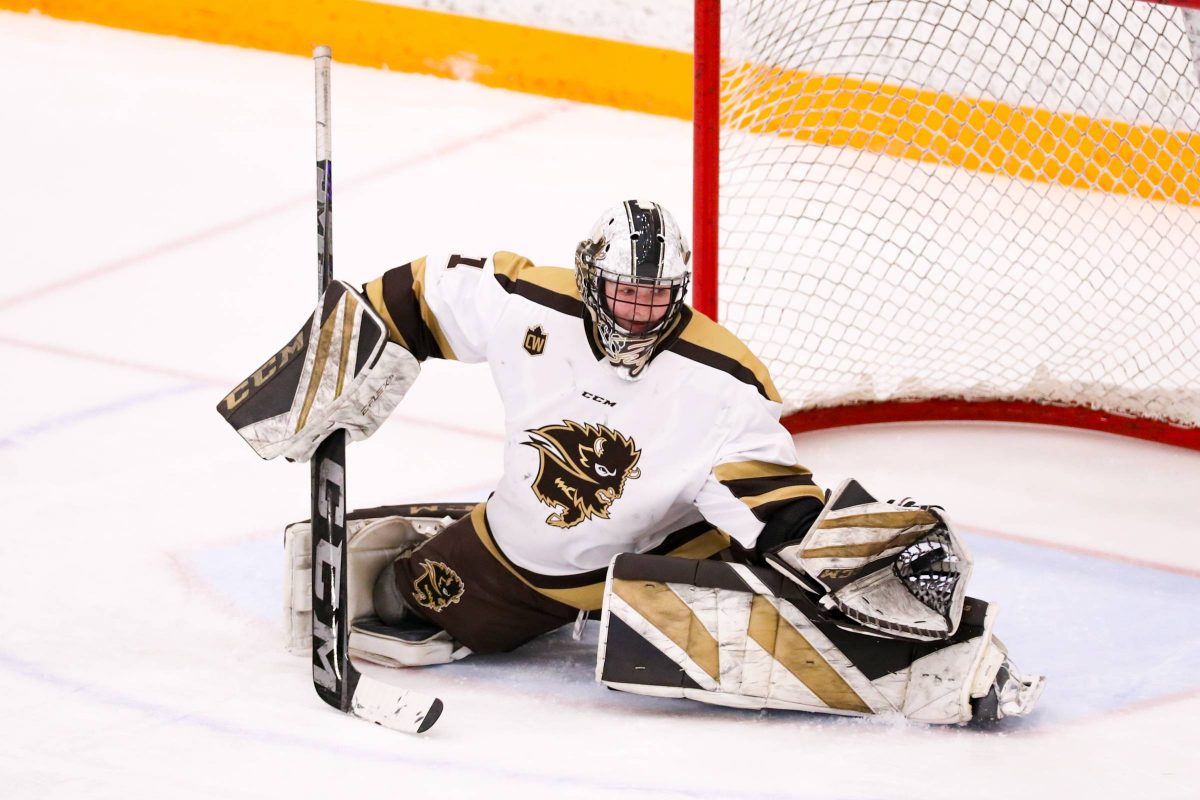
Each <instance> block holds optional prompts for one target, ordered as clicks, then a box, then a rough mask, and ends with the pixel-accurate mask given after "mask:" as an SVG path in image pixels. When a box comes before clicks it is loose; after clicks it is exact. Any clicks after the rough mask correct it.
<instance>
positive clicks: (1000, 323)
mask: <svg viewBox="0 0 1200 800" xmlns="http://www.w3.org/2000/svg"><path fill="white" fill-rule="evenodd" d="M722 6H723V7H722ZM1196 9H1200V0H1185V1H1184V2H1156V1H1155V0H736V1H735V0H724V3H722V2H720V0H696V4H695V16H696V19H695V23H696V83H695V115H694V119H695V123H694V124H695V148H694V159H695V164H694V173H695V189H694V209H693V246H694V251H695V254H696V256H695V258H696V262H695V283H694V290H693V302H694V304H695V306H696V307H697V309H699V310H700V311H702V312H704V313H706V314H709V315H710V316H714V317H717V316H718V314H719V317H720V319H721V321H722V322H723V323H725V324H726V325H727V326H729V327H730V328H731V329H733V330H734V331H735V332H736V333H737V334H738V335H739V336H741V338H742V339H743V340H745V341H746V342H747V343H748V344H749V345H750V346H751V348H752V349H753V350H754V351H755V352H756V353H757V354H758V355H759V356H760V357H762V358H763V360H764V361H765V362H766V363H767V365H768V367H769V368H770V369H771V373H772V376H773V377H774V378H775V381H776V384H777V385H778V387H779V389H780V394H781V395H782V396H783V400H784V405H785V409H784V415H785V417H784V421H785V424H786V425H787V426H788V428H789V429H790V430H792V431H795V432H799V431H804V430H811V429H815V428H824V427H835V426H840V425H850V424H861V423H870V422H894V421H914V420H936V419H970V420H1006V421H1017V422H1039V423H1047V424H1055V425H1068V426H1075V427H1084V428H1093V429H1097V430H1103V431H1108V432H1112V433H1120V434H1125V435H1130V436H1136V437H1140V438H1145V439H1150V440H1154V441H1160V442H1166V443H1170V444H1175V445H1180V446H1184V447H1192V448H1197V449H1200V11H1196Z"/></svg>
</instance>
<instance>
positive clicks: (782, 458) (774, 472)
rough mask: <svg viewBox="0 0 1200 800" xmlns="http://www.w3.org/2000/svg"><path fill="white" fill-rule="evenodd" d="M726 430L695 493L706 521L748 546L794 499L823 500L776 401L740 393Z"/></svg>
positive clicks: (727, 416)
mask: <svg viewBox="0 0 1200 800" xmlns="http://www.w3.org/2000/svg"><path fill="white" fill-rule="evenodd" d="M726 420H727V424H728V428H727V433H726V436H725V438H724V441H723V442H722V444H721V446H720V448H719V449H718V451H717V454H716V459H715V462H714V465H713V468H712V470H711V471H710V472H709V474H708V476H707V478H706V479H705V481H704V484H703V485H702V486H701V488H700V492H699V494H698V495H697V497H696V507H697V508H698V509H699V511H700V513H701V514H702V515H703V516H704V518H705V519H706V520H708V521H709V522H711V523H712V524H713V525H715V526H716V527H718V528H720V529H721V530H723V531H724V532H725V533H727V534H729V535H730V536H731V537H732V538H733V539H735V540H737V542H738V543H739V544H741V545H742V546H744V547H746V548H747V549H752V548H753V547H754V544H755V541H756V540H757V539H758V536H759V534H760V533H762V530H763V526H764V524H765V523H766V522H767V521H768V520H770V519H771V518H772V517H773V516H775V515H776V514H778V513H779V512H780V511H781V510H783V509H784V508H785V507H788V506H792V505H794V504H796V503H807V504H815V508H820V506H821V505H822V504H823V503H824V497H825V495H824V492H822V490H821V488H820V487H819V486H817V485H816V483H815V482H814V480H813V476H812V472H811V471H810V470H808V469H807V468H805V467H803V466H801V465H800V464H798V463H796V447H795V443H794V442H793V441H792V437H791V434H789V433H788V432H787V430H786V429H785V428H784V427H783V426H782V425H781V424H780V423H779V404H778V403H774V402H771V401H768V400H765V399H763V398H762V397H760V396H753V397H751V396H750V395H749V393H747V394H746V395H745V396H744V399H743V402H740V403H737V404H736V405H733V406H732V407H731V408H730V409H729V412H728V414H727V415H726Z"/></svg>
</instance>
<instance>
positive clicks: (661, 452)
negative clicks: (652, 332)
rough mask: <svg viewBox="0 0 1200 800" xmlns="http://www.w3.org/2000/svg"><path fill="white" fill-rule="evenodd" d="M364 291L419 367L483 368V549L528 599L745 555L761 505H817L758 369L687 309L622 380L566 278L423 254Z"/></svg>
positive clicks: (495, 261) (519, 261)
mask: <svg viewBox="0 0 1200 800" xmlns="http://www.w3.org/2000/svg"><path fill="white" fill-rule="evenodd" d="M366 294H367V297H368V299H369V300H370V302H371V304H372V306H374V307H375V309H376V310H378V311H379V312H380V314H381V315H382V316H383V318H384V320H385V321H386V323H387V325H388V328H389V331H390V334H391V336H392V338H393V339H394V340H395V341H396V342H398V343H399V344H401V345H403V346H404V347H406V348H408V349H409V350H410V351H411V352H412V353H413V354H414V355H415V356H416V357H417V358H419V359H425V358H429V357H440V358H453V359H458V360H460V361H466V362H479V361H487V362H488V364H489V366H490V367H491V371H492V375H493V378H494V380H495V382H496V386H497V388H498V390H499V393H500V396H501V398H502V400H503V403H504V409H505V450H504V474H503V477H502V478H501V480H500V484H499V486H497V487H496V490H495V492H494V493H493V494H492V496H491V497H490V498H489V499H488V501H487V505H486V511H485V512H484V516H485V517H486V528H487V531H486V534H487V535H488V536H490V537H491V538H492V539H493V541H491V542H487V544H488V545H489V549H491V550H493V552H494V553H495V550H496V549H497V548H498V549H499V551H500V552H499V553H498V554H496V555H497V557H498V558H500V559H501V560H502V561H504V562H506V565H507V566H509V568H510V569H514V570H515V571H517V572H518V573H519V574H520V575H521V576H522V577H523V578H524V579H525V580H526V582H528V583H530V585H533V586H534V587H535V588H541V587H545V586H548V585H560V586H561V585H565V584H564V582H563V581H562V580H557V581H556V580H555V579H556V578H559V577H560V576H579V575H581V574H582V575H590V576H591V578H592V579H594V578H595V577H596V575H597V574H598V572H597V571H602V570H604V569H605V568H606V567H607V566H608V563H609V561H610V559H611V558H612V557H613V556H614V555H615V554H617V553H627V552H636V553H646V552H654V553H668V552H672V553H678V554H686V555H691V556H694V557H705V556H707V555H711V554H712V553H714V552H717V551H718V550H720V549H722V548H723V547H724V546H725V545H726V544H727V542H728V539H727V538H726V535H727V536H729V537H732V538H734V539H736V540H737V541H738V542H739V543H741V544H742V545H743V546H746V547H752V546H753V545H754V542H755V539H756V537H757V536H758V535H759V533H760V532H761V530H762V528H763V521H764V520H765V519H767V518H768V517H769V516H770V514H771V513H772V511H773V510H774V509H777V508H779V507H780V506H781V505H784V504H787V503H789V502H794V501H795V500H796V499H797V498H800V497H815V498H822V497H823V494H822V492H821V491H820V489H818V487H817V486H816V485H814V483H813V480H812V475H811V474H810V472H809V471H808V470H806V469H805V468H804V467H802V466H799V465H798V464H797V463H796V454H795V447H794V445H793V442H792V438H791V436H790V435H789V434H788V432H787V431H786V430H785V429H784V428H783V426H782V425H781V424H780V423H779V415H780V411H781V404H780V400H779V396H778V394H777V393H776V390H775V387H774V385H773V384H772V383H771V379H770V377H769V376H768V374H767V371H766V369H765V368H764V367H763V365H762V364H761V363H760V362H759V361H758V359H757V358H755V357H754V356H753V355H752V354H751V353H750V352H749V350H748V349H747V348H746V347H745V345H743V344H742V343H741V342H740V341H739V340H738V339H737V338H736V337H734V336H733V334H731V333H729V332H728V331H727V330H725V329H724V328H722V327H721V326H720V325H718V324H716V323H715V322H713V321H712V320H710V319H708V318H707V317H705V316H703V315H702V314H699V313H698V312H695V311H692V310H691V309H688V308H686V307H685V309H684V312H683V315H682V316H681V318H680V320H679V321H678V323H677V324H676V325H675V326H674V328H673V329H672V331H671V332H670V333H669V334H668V335H667V336H665V337H664V339H663V341H662V342H661V343H660V344H659V345H658V347H657V349H656V353H655V355H654V357H653V360H652V361H651V363H650V365H649V366H648V367H647V368H646V369H645V371H644V372H643V373H642V375H641V377H640V378H639V379H638V380H636V381H629V380H626V379H624V378H622V377H621V376H619V375H618V373H617V371H616V369H615V368H614V367H612V366H611V365H610V364H609V363H608V361H607V360H606V359H605V357H604V355H603V353H602V351H601V350H600V349H599V347H598V346H597V345H596V343H595V341H594V339H593V335H592V326H591V325H590V323H589V317H588V315H587V312H586V311H585V308H584V305H583V302H582V301H581V300H580V296H579V292H578V289H577V288H576V282H575V273H574V271H573V270H568V269H562V268H556V267H536V266H534V265H533V264H532V263H531V262H530V261H529V260H528V259H525V258H523V257H521V256H518V255H515V254H513V253H508V252H497V253H495V254H494V255H492V256H490V257H477V256H472V257H464V256H462V255H450V256H429V257H427V258H423V259H418V260H417V261H414V262H412V263H411V264H406V265H404V266H402V267H398V268H396V269H393V270H389V271H388V272H387V273H385V274H384V275H383V276H382V277H380V278H378V279H377V280H375V281H372V282H371V283H369V284H368V285H367V286H366ZM481 536H484V534H482V533H481ZM566 583H567V584H569V583H570V581H569V580H568V581H567V582H566ZM566 599H567V601H568V602H572V601H571V600H570V599H569V598H566ZM581 607H586V606H581Z"/></svg>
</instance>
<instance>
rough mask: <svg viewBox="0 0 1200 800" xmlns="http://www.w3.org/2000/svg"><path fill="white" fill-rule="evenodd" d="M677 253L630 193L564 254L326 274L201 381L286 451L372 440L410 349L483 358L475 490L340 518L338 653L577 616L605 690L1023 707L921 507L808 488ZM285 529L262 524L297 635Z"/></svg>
mask: <svg viewBox="0 0 1200 800" xmlns="http://www.w3.org/2000/svg"><path fill="white" fill-rule="evenodd" d="M689 258H690V251H689V249H688V244H687V242H686V240H685V239H684V237H683V235H682V234H681V233H680V230H679V227H678V225H677V224H676V223H675V220H674V219H673V218H672V216H671V215H670V214H669V213H668V212H667V211H666V210H665V209H663V208H662V207H661V206H659V205H658V204H656V203H652V202H645V201H628V202H625V203H622V204H620V205H617V206H615V207H613V208H611V209H609V210H608V211H606V212H605V213H604V214H603V215H602V216H601V217H600V219H599V220H598V221H597V222H596V223H595V225H594V226H593V227H592V229H591V231H590V233H589V234H588V236H587V237H586V238H585V239H584V240H583V241H582V242H580V244H579V245H578V248H577V250H576V254H575V269H574V270H568V269H562V268H557V267H537V266H534V265H533V264H532V263H531V262H530V261H529V260H528V259H525V258H523V257H521V256H518V255H514V254H513V253H509V252H496V253H494V254H491V255H470V256H465V255H461V254H453V255H444V256H427V257H425V258H420V259H417V260H415V261H413V262H411V263H409V264H405V265H404V266H401V267H397V268H395V269H392V270H389V271H388V272H386V273H384V274H383V275H382V276H381V277H379V278H378V279H376V280H373V281H371V282H370V283H368V284H366V285H365V286H364V287H362V290H361V291H358V290H356V289H355V288H353V287H351V286H348V285H346V284H343V283H337V284H334V285H333V286H332V287H331V288H330V289H329V290H328V291H327V292H326V295H325V297H324V298H323V299H322V302H321V304H320V305H319V306H318V308H317V309H316V311H315V312H314V313H313V315H312V317H311V318H310V320H309V322H308V323H307V324H306V326H305V327H304V328H303V329H302V330H301V331H300V333H299V334H298V335H297V336H296V337H295V338H294V339H293V340H292V341H291V342H290V343H289V345H288V346H287V347H285V348H284V350H282V351H280V353H278V354H277V355H276V356H274V357H273V358H272V359H271V360H269V361H268V362H267V364H266V365H264V366H263V367H262V368H260V370H259V371H258V372H256V373H255V374H254V375H252V376H251V377H250V378H248V379H247V381H245V382H243V383H242V384H240V385H239V386H238V387H237V388H235V389H234V390H233V391H232V392H231V393H230V394H229V396H228V397H226V398H225V400H224V401H223V402H222V403H221V405H220V407H219V408H220V411H221V413H222V414H223V415H224V416H225V417H226V419H227V420H228V421H229V422H230V424H231V425H232V426H233V427H234V428H235V429H237V431H238V432H239V433H240V434H241V435H242V437H243V438H244V439H245V440H246V441H247V442H248V443H249V444H250V445H251V446H252V447H253V448H254V449H255V450H256V452H258V453H259V454H260V455H261V456H263V457H264V458H271V457H275V456H279V455H282V456H285V457H287V458H289V459H292V460H296V461H304V460H307V459H308V458H310V457H311V456H312V453H313V451H314V450H315V448H316V446H317V444H319V443H320V441H321V440H322V439H323V438H324V437H325V436H327V435H328V434H329V433H330V432H331V431H333V430H336V429H344V430H346V431H347V432H348V434H349V437H350V439H352V440H353V439H361V438H364V437H366V436H369V435H370V434H371V433H373V432H374V431H375V430H376V429H377V428H378V426H379V425H380V424H381V423H382V422H383V420H384V419H385V418H386V417H387V415H388V414H389V413H390V412H391V411H392V409H394V408H395V406H396V405H397V403H399V402H400V400H401V398H402V397H403V395H404V393H405V391H406V390H407V388H408V387H409V386H410V385H411V384H412V382H413V381H414V380H415V379H416V377H417V375H418V373H419V369H420V362H422V361H424V360H425V359H427V358H445V359H457V360H460V361H466V362H481V361H486V362H488V364H489V366H490V368H491V372H492V375H493V377H494V379H495V382H496V385H497V387H498V390H499V393H500V396H501V398H502V400H503V403H504V407H505V427H506V430H505V453H504V472H503V476H502V478H501V480H500V483H499V485H498V486H497V487H496V489H495V491H494V492H493V493H492V494H491V496H490V497H489V498H488V500H487V501H486V502H483V503H479V504H478V505H475V506H473V507H472V506H461V507H442V506H429V507H394V508H385V509H374V510H369V511H361V512H356V513H354V514H351V515H350V517H349V522H348V525H349V537H350V557H349V558H350V560H349V574H350V577H349V613H350V618H351V620H352V621H353V627H352V633H351V637H350V652H351V654H352V655H353V656H355V657H356V658H361V659H367V660H371V661H374V662H377V663H381V664H385V665H390V666H418V665H428V664H439V663H446V662H450V661H453V660H455V659H458V658H462V657H464V656H466V655H468V654H469V653H472V652H475V653H491V652H501V651H509V650H512V649H514V648H517V647H519V646H520V645H522V644H524V643H525V642H528V641H529V640H531V639H533V638H535V637H537V636H540V635H541V634H544V633H546V632H548V631H551V630H554V629H555V628H558V627H560V626H562V625H565V624H567V623H570V622H572V621H574V620H575V619H576V618H577V617H579V616H580V615H588V614H592V615H595V614H597V613H599V614H600V617H601V636H600V645H599V651H598V657H597V667H596V676H597V679H598V680H599V681H601V682H603V683H604V684H605V685H607V686H609V687H611V688H614V689H619V690H623V691H629V692H637V693H642V694H650V695H657V696H672V697H687V698H691V699H694V700H700V701H702V702H708V703H717V704H721V705H729V706H737V707H744V708H787V709H799V710H805V711H817V712H825V713H834V714H849V715H877V714H893V715H895V714H899V715H903V716H904V717H906V718H908V719H911V720H914V721H919V722H925V723H948V724H964V723H969V722H972V721H994V720H998V719H1002V718H1005V717H1011V716H1018V715H1023V714H1026V713H1028V712H1029V711H1030V710H1031V709H1032V708H1033V707H1034V705H1035V704H1036V702H1037V699H1038V696H1039V694H1040V692H1041V689H1042V685H1043V679H1042V678H1041V677H1039V676H1027V675H1022V674H1021V673H1020V672H1018V670H1017V669H1016V668H1015V667H1014V665H1013V663H1012V661H1011V659H1010V658H1009V656H1008V653H1007V652H1006V650H1005V647H1004V645H1003V644H1002V643H1001V642H1000V640H999V639H997V638H996V636H995V635H994V634H993V632H992V627H993V618H992V617H993V614H992V611H991V609H990V608H989V607H988V604H987V603H985V602H983V601H981V600H977V599H974V598H971V597H968V596H967V594H966V588H967V582H968V579H969V576H970V572H971V557H970V554H969V552H968V550H967V549H966V547H965V546H964V545H963V543H962V541H961V540H960V539H959V537H958V536H957V535H956V534H955V532H954V530H953V529H952V527H951V526H950V524H949V522H948V519H947V516H946V514H945V512H944V511H943V510H942V509H941V508H939V507H937V506H931V505H917V504H914V503H912V502H911V501H906V502H899V503H897V502H884V501H880V500H878V499H876V498H875V497H873V496H872V495H871V494H869V492H868V491H867V490H866V489H865V488H864V487H862V486H861V485H859V484H858V483H857V482H856V481H853V480H848V481H845V482H843V483H842V484H841V485H840V486H839V487H838V488H837V489H836V491H833V492H831V493H828V494H827V493H826V492H824V491H823V490H822V489H821V488H819V487H818V486H817V485H816V483H815V482H814V480H813V476H812V474H811V473H810V471H809V470H807V469H805V468H804V467H803V466H801V465H800V464H799V463H797V457H796V452H795V445H794V442H793V440H792V437H791V435H790V434H789V433H788V432H787V431H786V430H785V429H784V428H783V426H782V425H781V424H780V423H779V417H780V413H781V410H782V407H781V403H780V398H779V396H778V394H777V393H776V390H775V387H774V386H773V384H772V382H771V378H770V376H769V375H768V373H767V370H766V369H765V368H764V367H763V365H762V364H761V363H760V362H759V361H758V359H757V358H755V357H754V355H752V354H751V353H750V352H749V350H748V349H747V348H746V347H745V345H743V344H742V343H741V342H740V341H739V340H738V339H737V338H736V337H735V336H734V335H733V334H731V333H730V332H729V331H727V330H725V329H724V328H722V327H721V326H719V325H718V324H716V323H714V322H713V321H711V320H709V319H708V318H706V317H704V316H703V315H701V314H699V313H697V312H695V311H693V310H692V309H691V308H689V307H688V306H687V305H686V304H685V302H684V296H685V293H686V291H687V288H688V282H689V278H690V267H689ZM308 536H309V533H308V526H307V524H306V523H298V524H295V525H292V526H290V527H289V528H288V531H287V534H286V537H285V542H286V555H287V559H288V566H287V574H288V576H290V580H291V584H290V586H291V587H292V588H294V590H295V591H292V592H291V593H290V595H289V599H288V601H287V604H288V613H289V618H290V620H291V626H290V630H291V637H292V646H293V647H295V648H297V649H300V648H303V647H305V646H306V644H307V641H306V633H307V624H308V617H307V616H306V614H307V611H308V608H307V605H306V604H307V585H308V584H307V570H308V569H309V565H308V547H309V544H308V542H309V539H308Z"/></svg>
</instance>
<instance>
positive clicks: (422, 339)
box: [364, 252, 532, 362]
mask: <svg viewBox="0 0 1200 800" xmlns="http://www.w3.org/2000/svg"><path fill="white" fill-rule="evenodd" d="M497 263H499V264H500V268H499V269H500V271H502V272H504V273H505V274H508V273H512V272H514V271H520V270H522V269H524V268H525V267H528V266H532V264H531V263H530V262H529V260H528V259H526V258H523V257H522V256H518V255H515V254H513V253H507V252H498V253H495V254H494V255H492V256H490V257H487V256H464V255H461V254H451V255H429V256H425V257H423V258H418V259H416V260H415V261H412V262H410V263H408V264H404V265H402V266H399V267H396V268H394V269H390V270H388V271H387V272H385V273H384V274H383V275H381V276H380V277H378V278H376V279H375V280H373V281H371V282H370V283H368V284H367V285H366V286H365V287H364V294H365V295H366V297H367V300H368V301H369V302H370V303H371V306H372V307H373V308H374V309H375V310H376V311H378V312H379V315H380V316H381V317H383V320H384V322H385V323H386V324H387V329H388V334H389V336H390V337H391V340H392V341H394V342H396V343H397V344H399V345H400V346H401V347H404V348H405V349H407V350H408V351H409V352H410V353H412V354H413V355H414V356H415V357H416V358H417V359H419V360H421V361H424V360H425V359H427V358H447V359H455V360H458V361H466V362H478V361H484V360H486V358H487V345H488V341H489V339H490V338H491V333H492V331H493V330H494V329H495V326H496V324H497V323H498V321H499V320H500V317H501V316H502V314H503V313H504V309H505V306H506V304H507V303H508V301H509V297H510V295H509V294H508V292H506V291H504V289H503V288H501V286H500V284H499V283H498V282H497V278H496V272H497Z"/></svg>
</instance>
